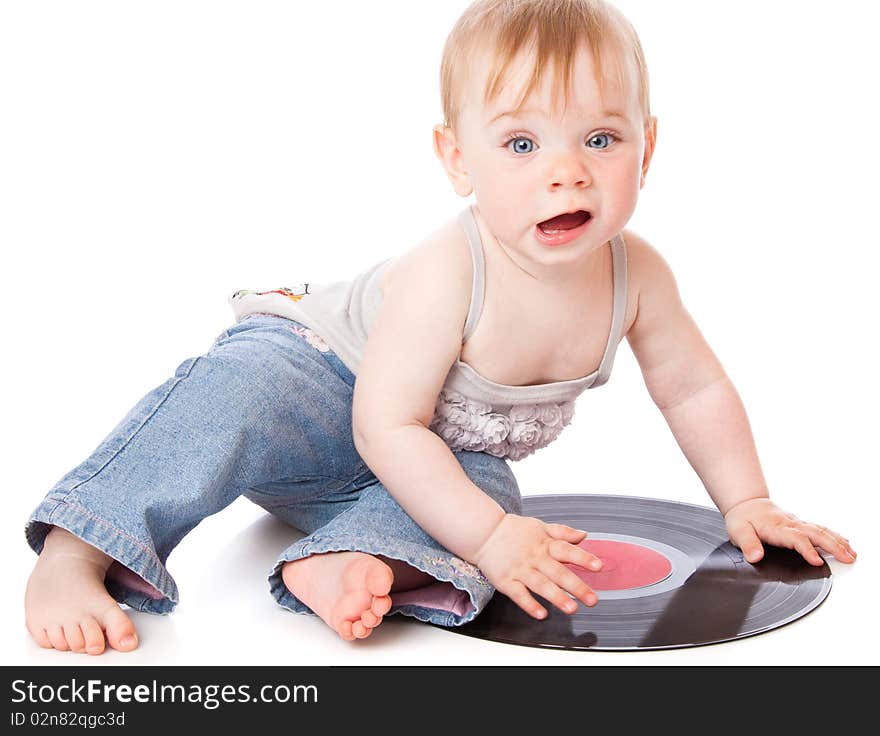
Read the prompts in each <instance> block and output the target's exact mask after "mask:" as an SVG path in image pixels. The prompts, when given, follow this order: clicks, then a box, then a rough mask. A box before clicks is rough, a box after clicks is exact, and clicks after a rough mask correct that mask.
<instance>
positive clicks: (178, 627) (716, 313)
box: [0, 0, 880, 665]
mask: <svg viewBox="0 0 880 736" xmlns="http://www.w3.org/2000/svg"><path fill="white" fill-rule="evenodd" d="M466 5H467V2H466V1H465V0H444V2H435V3H427V2H413V1H412V0H408V1H405V0H396V1H394V2H389V1H387V0H382V1H377V2H371V3H361V2H354V1H352V0H346V1H343V2H339V3H300V2H253V1H251V2H218V1H217V0H212V1H211V2H185V1H183V0H174V1H173V2H160V1H158V0H154V2H151V3H133V2H122V1H120V0H113V1H110V0H108V1H106V2H86V1H82V0H81V1H80V2H76V3H70V2H38V1H36V0H28V1H27V2H24V1H20V2H5V3H3V4H2V5H0V105H2V113H0V155H2V159H0V242H2V253H3V263H4V268H3V274H4V282H5V285H4V299H5V304H4V307H5V308H4V318H5V319H4V331H3V338H4V339H3V361H2V371H3V376H2V379H3V380H2V385H3V389H4V397H3V405H4V406H3V417H4V419H3V422H2V425H0V426H2V430H0V431H2V433H3V434H2V447H3V452H4V462H3V467H4V473H5V476H6V480H5V481H4V485H5V498H6V502H5V507H4V513H3V514H2V522H0V523H2V524H3V533H2V540H3V556H4V558H5V564H4V565H3V566H2V567H3V572H2V574H3V587H4V589H5V591H6V595H5V596H4V597H5V600H6V601H7V603H6V605H5V606H4V607H3V614H2V615H3V623H4V625H3V626H2V627H0V632H2V640H0V647H2V651H3V653H4V654H3V658H4V661H5V662H6V663H39V664H47V665H52V664H71V663H76V664H86V663H88V664H95V665H101V664H126V663H131V664H140V663H179V664H214V663H217V664H220V663H222V664H239V663H242V664H243V663H250V664H361V663H381V664H404V663H416V664H423V663H437V664H440V663H444V664H469V663H481V664H489V663H509V664H520V663H535V664H566V665H571V664H583V665H596V664H610V665H618V664H671V663H674V664H707V663H709V664H744V663H749V664H753V663H768V664H769V663H780V662H785V663H789V664H810V665H813V664H817V663H847V664H856V663H862V664H868V663H870V664H877V663H878V660H880V657H878V645H877V643H876V642H877V635H876V634H877V632H876V620H877V612H878V605H880V597H878V593H877V589H876V585H877V580H878V572H880V569H878V563H877V555H878V552H880V547H878V543H877V537H876V532H875V526H876V519H877V517H878V512H880V503H878V500H877V499H878V481H877V473H876V452H877V439H878V432H877V417H878V410H880V406H878V392H877V389H876V378H875V375H876V370H877V360H876V355H877V351H876V347H875V339H876V334H877V330H876V327H875V319H876V317H877V311H878V310H877V302H876V300H875V296H874V294H875V287H876V281H877V273H878V266H880V258H878V253H877V251H878V245H880V243H878V237H877V234H876V233H877V227H876V217H877V186H876V174H877V171H878V164H880V157H878V150H877V143H876V141H877V133H876V125H877V120H878V118H880V105H878V102H877V96H876V88H877V79H876V70H877V69H878V68H880V63H878V61H880V60H878V54H877V51H876V43H875V39H874V29H875V28H876V26H875V24H874V22H873V19H872V18H871V17H869V14H870V13H871V12H872V10H871V5H870V4H868V3H863V2H858V1H856V0H849V1H848V2H841V3H838V4H837V5H836V6H835V9H834V10H833V11H829V10H828V6H827V4H826V3H820V2H781V1H780V0H774V1H773V2H766V0H741V1H740V2H737V3H720V2H712V3H706V2H698V1H696V0H694V1H684V0H675V1H672V0H667V1H666V2H662V3H658V2H654V1H653V0H619V2H618V7H620V8H621V9H622V10H623V11H624V13H625V14H626V15H627V16H628V17H629V18H630V19H631V20H632V21H633V23H634V25H635V26H636V28H637V30H638V31H639V33H640V36H641V39H642V42H643V45H644V49H645V53H646V55H647V59H648V63H649V66H650V71H651V82H652V102H653V110H654V112H655V114H656V115H658V117H659V140H658V146H657V152H656V156H655V159H654V163H653V166H652V169H651V171H650V174H649V177H648V184H647V187H646V188H645V190H644V191H643V193H642V199H641V201H640V204H639V208H638V210H637V212H636V215H635V217H634V218H633V220H632V222H631V223H630V227H632V228H633V229H634V230H635V231H636V232H639V233H640V234H642V235H644V236H645V237H646V238H647V239H648V240H649V241H650V242H651V243H653V244H654V245H655V246H656V247H657V248H658V249H659V250H660V251H661V252H662V253H663V254H664V255H665V257H666V259H667V260H668V262H669V263H670V265H671V266H672V268H673V270H674V272H675V273H676V276H677V279H678V283H679V287H680V289H681V292H682V295H683V299H684V301H685V304H686V306H687V307H688V309H689V310H690V311H691V313H692V314H693V316H694V318H695V319H696V320H697V323H698V324H699V325H700V327H701V329H702V330H703V332H704V334H705V335H706V337H707V339H708V340H709V342H710V344H711V345H712V346H713V348H714V350H715V351H716V353H717V354H718V356H719V357H720V358H721V360H722V362H723V364H724V365H725V367H726V369H727V371H728V373H729V375H730V376H731V378H732V379H733V381H734V383H735V384H736V386H737V387H738V389H739V391H740V394H741V396H742V398H743V400H744V402H745V404H746V407H747V409H748V411H749V416H750V419H751V423H752V428H753V431H754V434H755V437H756V440H757V444H758V449H759V452H760V456H761V459H762V464H763V468H764V471H765V474H766V477H767V479H768V482H769V484H770V488H771V493H772V495H773V497H774V498H775V499H776V501H777V502H778V503H779V504H780V505H782V506H783V507H784V508H787V509H789V510H791V511H793V512H794V513H796V514H797V515H799V516H801V517H802V518H805V519H809V520H814V521H817V522H820V523H823V524H825V525H827V526H830V527H831V528H834V529H837V530H839V531H841V532H842V533H843V534H845V535H846V536H848V537H849V538H850V539H851V540H852V543H853V545H854V547H855V548H856V549H857V550H858V551H859V553H860V558H859V561H858V562H857V563H856V565H855V566H853V567H852V568H847V567H845V566H844V565H841V564H839V563H837V562H836V561H834V560H831V561H830V563H831V566H832V570H833V573H834V589H833V591H832V593H831V595H830V597H829V599H828V600H827V601H826V602H825V603H824V604H823V605H822V606H821V607H820V608H819V609H817V610H816V611H815V612H813V613H812V614H810V615H809V616H807V617H805V618H804V619H801V620H799V621H797V622H795V623H793V624H791V625H789V626H786V627H783V628H781V629H778V630H776V631H772V632H769V633H767V634H764V635H761V636H757V637H752V638H749V639H745V640H742V641H738V642H732V643H728V644H722V645H718V646H712V647H702V648H696V649H686V650H675V651H666V652H643V653H636V654H630V655H626V654H623V655H621V654H615V653H601V652H592V653H591V652H569V651H554V650H541V649H535V648H525V647H516V646H510V645H504V644H499V643H495V642H488V641H480V640H476V639H471V638H468V637H464V636H460V635H456V634H454V633H451V632H449V631H444V630H442V629H438V628H434V627H430V626H427V625H424V624H420V623H418V622H416V621H414V620H411V619H406V618H404V617H402V616H394V617H391V618H389V619H387V620H386V621H385V622H384V623H383V624H382V625H381V626H380V627H379V629H377V630H376V632H375V633H374V634H373V635H372V636H371V637H370V638H369V639H367V640H365V641H361V642H356V643H346V642H343V641H341V640H340V639H338V637H337V636H336V635H335V634H334V633H333V632H332V631H331V630H330V629H329V628H327V627H326V626H325V625H324V624H323V623H322V622H321V621H320V620H318V619H317V618H315V617H310V616H301V615H295V614H292V613H290V612H288V611H285V610H283V609H281V608H280V607H278V606H277V605H276V604H275V602H274V601H273V600H272V598H271V597H270V596H269V593H268V586H267V584H266V582H265V575H266V573H267V571H268V569H269V567H270V566H271V563H272V561H273V560H274V559H275V556H276V554H277V553H278V551H279V550H280V549H282V548H283V547H285V546H287V544H289V542H290V541H291V540H292V539H293V538H295V537H296V536H298V535H297V534H296V533H295V532H293V531H292V530H291V529H289V528H287V527H284V526H283V525H282V524H280V523H278V522H276V521H274V520H273V519H271V518H270V517H267V516H266V515H265V514H264V512H263V511H262V510H261V509H259V508H257V507H255V506H252V505H250V504H249V503H248V502H247V501H245V500H243V499H239V500H238V501H237V502H235V503H234V504H233V505H232V506H231V507H230V508H229V509H227V510H226V511H224V512H223V513H221V514H219V515H217V516H216V517H212V518H211V519H208V520H207V521H205V522H204V523H203V524H202V525H201V526H200V527H199V528H198V529H196V530H195V531H194V532H193V533H192V534H191V535H190V536H188V537H187V538H186V539H185V540H184V542H183V543H182V544H181V545H180V547H178V549H177V550H176V551H175V552H174V554H173V555H172V556H171V559H170V561H169V568H170V571H171V573H172V574H173V575H174V576H175V578H176V580H177V581H178V584H179V585H180V588H181V592H182V601H181V603H180V605H179V607H178V609H177V611H176V612H175V613H174V614H172V615H171V616H170V617H155V616H149V615H147V614H133V616H134V620H135V622H136V625H137V626H138V629H139V633H140V638H141V647H140V649H139V650H138V651H137V652H136V653H133V654H129V655H120V654H118V653H115V652H110V653H108V654H106V655H104V656H102V657H100V658H88V657H86V656H84V655H71V654H62V653H57V652H53V651H43V650H41V649H39V648H38V647H37V646H36V644H34V643H33V642H32V641H31V640H30V638H29V636H28V634H27V632H26V630H25V628H24V614H23V605H22V600H23V594H24V587H25V582H26V579H27V576H28V573H29V571H30V568H31V566H32V564H33V560H34V559H35V558H34V555H33V553H32V552H31V551H30V549H29V548H28V547H27V545H26V543H25V541H24V536H23V534H22V528H23V526H24V523H25V521H26V519H27V516H28V514H29V512H30V511H31V510H32V509H33V508H34V507H35V506H36V505H37V503H38V502H39V501H40V499H41V498H42V496H43V495H44V494H45V493H46V492H47V491H48V490H49V488H51V486H52V485H53V484H54V483H55V482H56V481H57V480H58V479H59V478H60V477H61V476H62V475H63V474H64V473H66V472H67V471H68V470H69V469H70V468H72V467H73V466H74V465H76V464H78V463H79V462H81V461H82V460H83V459H84V458H85V457H86V456H87V455H88V454H89V453H90V452H91V451H92V450H93V449H94V448H95V446H96V445H97V444H98V443H99V442H100V440H101V439H102V438H103V437H104V436H105V435H106V433H107V432H108V431H109V430H110V429H111V428H112V427H113V426H115V424H116V423H117V422H118V421H119V420H120V419H121V418H122V416H123V415H124V414H125V413H126V412H127V410H128V409H129V408H130V407H131V406H132V405H133V404H134V403H135V401H136V400H137V399H139V398H140V397H141V396H142V395H143V394H144V393H146V392H147V391H148V390H149V389H151V388H152V387H154V386H156V385H158V384H159V383H161V382H163V381H164V380H165V379H166V378H168V377H169V376H170V375H171V374H172V373H173V370H174V368H175V367H176V366H177V365H178V364H179V363H180V362H181V361H182V360H183V359H184V358H186V357H190V356H194V355H199V354H201V353H203V352H204V351H206V350H207V349H208V347H209V346H210V344H211V342H212V340H213V338H214V337H215V336H216V335H217V333H219V332H220V331H221V330H223V329H225V328H226V327H228V326H229V325H230V324H232V322H233V318H232V314H231V312H230V311H229V308H228V305H227V303H226V298H227V296H228V295H229V294H230V293H231V292H232V291H234V290H235V289H239V288H248V289H270V288H275V287H277V286H280V285H292V284H295V283H298V282H301V281H309V280H311V281H317V282H321V281H332V280H336V279H340V278H348V277H350V276H354V275H355V274H356V273H357V272H359V271H360V270H361V269H363V268H366V267H368V266H370V265H372V264H373V263H375V262H376V261H378V260H380V259H383V258H386V257H388V256H391V255H394V254H397V253H400V252H402V251H404V250H406V249H407V248H409V247H410V246H411V245H413V244H414V243H415V242H417V241H418V240H420V239H421V238H422V237H424V236H425V235H427V234H428V233H429V232H431V231H433V230H434V229H435V228H436V227H438V226H439V225H440V224H441V223H443V222H445V221H446V220H447V219H449V218H450V217H451V216H453V215H454V214H455V213H457V212H458V211H459V210H460V209H462V208H463V207H464V206H465V205H466V204H467V201H466V200H462V199H460V198H458V197H457V196H456V195H455V193H454V192H453V190H452V188H451V186H450V185H449V183H448V181H447V179H446V178H445V175H444V174H443V172H442V169H441V167H440V164H439V162H437V160H436V159H435V157H434V154H433V151H432V148H431V127H432V126H433V125H434V124H436V123H439V122H441V111H440V101H439V91H438V75H439V72H438V69H439V63H440V54H441V49H442V46H443V42H444V40H445V38H446V35H447V33H448V32H449V30H450V29H451V27H452V25H453V23H454V21H455V19H456V18H457V17H458V15H459V14H460V12H461V11H462V10H463V9H464V8H465V7H466ZM581 402H582V403H581ZM514 468H515V471H516V473H517V476H518V478H519V480H520V485H521V488H522V489H523V492H524V493H618V494H631V495H636V496H656V497H658V498H666V499H673V500H681V501H686V502H691V503H699V504H704V505H709V504H710V503H711V502H710V500H709V498H708V496H707V495H706V493H705V490H704V489H703V487H702V485H701V483H700V481H699V479H698V478H697V476H696V474H695V473H694V472H693V470H692V469H691V468H690V466H689V465H688V463H687V461H686V459H685V458H684V456H683V455H682V454H681V452H680V450H679V449H678V446H677V444H676V443H675V439H674V437H673V436H672V434H671V433H670V432H669V430H668V428H667V426H666V424H665V422H664V420H663V417H662V415H661V414H660V413H659V412H658V411H657V410H656V408H655V407H654V405H653V404H652V402H651V400H650V397H649V396H648V394H647V391H646V390H645V387H644V384H643V383H642V381H641V377H640V373H639V371H638V366H637V364H636V362H635V360H634V358H633V356H632V353H631V352H630V350H629V348H628V345H627V344H626V342H624V343H622V344H621V347H620V350H619V352H618V356H617V360H616V363H615V369H614V373H613V375H612V379H611V381H610V383H609V384H608V385H607V386H605V387H604V388H602V389H601V390H598V391H591V392H588V394H586V395H585V396H584V397H582V398H581V400H580V402H579V407H578V415H577V417H576V420H575V422H574V424H573V425H572V426H571V427H570V428H569V429H568V430H567V431H566V432H565V433H564V434H563V436H562V437H561V438H560V439H559V440H558V441H557V442H555V443H554V444H553V445H552V446H550V447H548V448H547V449H546V450H543V451H542V452H540V453H538V454H537V455H536V456H533V457H532V458H529V459H527V460H525V461H522V462H520V463H517V464H516V465H515V466H514Z"/></svg>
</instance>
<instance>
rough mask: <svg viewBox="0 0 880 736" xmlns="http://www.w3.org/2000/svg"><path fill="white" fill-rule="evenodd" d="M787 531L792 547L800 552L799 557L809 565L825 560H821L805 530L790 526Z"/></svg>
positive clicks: (819, 563) (821, 562) (820, 563)
mask: <svg viewBox="0 0 880 736" xmlns="http://www.w3.org/2000/svg"><path fill="white" fill-rule="evenodd" d="M787 531H788V534H789V536H790V538H791V540H792V546H793V548H794V549H796V550H797V551H798V552H800V554H801V557H803V558H804V559H805V560H806V561H807V562H809V563H810V564H811V565H822V564H824V562H825V560H823V559H822V555H820V554H819V553H818V552H817V551H816V548H815V547H814V546H813V543H812V542H811V541H810V538H809V537H808V536H807V534H806V533H805V532H803V531H801V530H800V529H792V528H788V530H787Z"/></svg>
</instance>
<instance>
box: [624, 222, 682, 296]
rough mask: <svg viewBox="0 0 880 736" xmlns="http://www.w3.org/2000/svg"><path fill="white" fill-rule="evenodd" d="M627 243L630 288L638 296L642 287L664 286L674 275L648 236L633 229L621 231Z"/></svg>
mask: <svg viewBox="0 0 880 736" xmlns="http://www.w3.org/2000/svg"><path fill="white" fill-rule="evenodd" d="M621 236H622V237H623V240H624V243H625V244H626V262H627V272H628V276H629V278H628V281H629V288H630V289H631V290H632V291H633V292H634V294H635V295H636V296H637V295H638V293H639V291H640V290H642V289H650V288H651V287H652V286H654V287H656V286H662V284H663V282H665V281H667V280H668V279H669V278H671V277H672V270H671V269H670V268H669V264H668V263H667V262H666V259H665V258H664V257H663V256H662V255H661V254H660V251H659V250H658V249H657V248H656V247H655V246H654V245H652V244H651V243H650V242H648V240H647V238H645V237H644V236H642V235H640V234H638V233H636V232H635V231H633V230H629V229H626V230H623V232H621Z"/></svg>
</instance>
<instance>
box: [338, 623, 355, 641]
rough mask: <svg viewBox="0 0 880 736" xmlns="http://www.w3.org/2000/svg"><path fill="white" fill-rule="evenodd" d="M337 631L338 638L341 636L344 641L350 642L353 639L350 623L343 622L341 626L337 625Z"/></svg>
mask: <svg viewBox="0 0 880 736" xmlns="http://www.w3.org/2000/svg"><path fill="white" fill-rule="evenodd" d="M337 631H338V632H339V636H341V637H342V638H343V639H345V640H346V641H351V640H352V639H354V634H353V633H351V621H343V622H342V623H341V624H339V629H338V630H337Z"/></svg>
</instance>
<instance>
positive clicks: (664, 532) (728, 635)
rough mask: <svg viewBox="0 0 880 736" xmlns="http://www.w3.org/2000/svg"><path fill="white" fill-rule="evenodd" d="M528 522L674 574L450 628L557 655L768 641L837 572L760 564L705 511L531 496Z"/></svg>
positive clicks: (781, 556) (781, 561)
mask: <svg viewBox="0 0 880 736" xmlns="http://www.w3.org/2000/svg"><path fill="white" fill-rule="evenodd" d="M522 514H523V515H524V516H532V517H536V518H538V519H542V520H543V521H546V522H558V523H561V524H567V525H568V526H572V527H574V528H576V529H583V530H584V531H586V532H587V534H588V540H589V539H606V540H616V541H619V542H623V543H627V544H630V545H637V546H639V547H643V548H644V547H647V548H649V549H652V550H654V551H656V552H659V553H660V554H662V555H664V556H665V557H666V558H668V559H669V561H670V563H671V569H672V572H671V573H670V574H669V575H668V576H667V577H666V578H664V579H663V580H660V581H658V582H656V583H653V584H650V585H645V586H642V587H639V588H630V589H624V590H613V591H597V595H598V597H599V602H598V603H597V604H596V605H595V606H592V607H587V606H585V605H583V603H579V608H578V610H577V611H576V612H575V613H574V614H565V613H562V612H561V611H560V610H559V609H557V608H556V607H555V606H554V605H552V604H550V603H549V602H548V601H545V600H544V599H543V598H541V597H540V596H537V595H536V596H535V597H536V600H539V601H540V602H541V605H543V606H544V607H545V608H546V609H547V612H548V616H547V618H545V619H543V620H538V619H534V618H532V617H531V616H529V615H528V614H527V613H526V612H525V611H523V610H522V609H521V608H520V607H519V606H517V605H516V604H515V603H514V602H513V601H511V600H510V599H509V598H508V597H507V596H505V595H503V594H501V593H498V592H496V594H495V596H494V597H493V599H492V600H491V601H490V602H489V605H487V606H486V608H485V609H484V610H483V611H482V612H481V613H480V615H478V616H477V617H476V618H475V619H474V620H472V621H470V622H468V623H466V624H464V625H463V626H457V627H452V628H449V629H447V630H448V631H454V632H456V633H459V634H465V635H467V636H474V637H478V638H481V639H490V640H493V641H500V642H506V643H509V644H521V645H525V646H535V647H551V648H556V649H595V650H634V649H668V648H676V647H691V646H700V645H703V644H715V643H718V642H724V641H730V640H732V639H739V638H742V637H746V636H752V635H754V634H760V633H762V632H765V631H769V630H771V629H775V628H777V627H779V626H783V625H784V624H787V623H789V622H791V621H794V620H795V619H797V618H800V617H801V616H804V615H806V614H807V613H809V612H810V611H812V610H813V609H814V608H816V607H817V606H818V605H819V604H820V603H822V601H823V600H824V599H825V597H826V596H827V595H828V592H829V591H830V590H831V570H830V568H829V567H828V564H827V563H825V564H823V565H822V566H821V567H818V566H815V567H814V566H813V565H810V564H809V563H808V562H807V561H806V560H804V559H803V558H802V557H801V556H800V554H798V553H797V552H794V551H793V550H788V549H781V548H777V547H770V546H767V545H765V546H764V557H763V559H762V560H761V561H760V562H758V563H756V564H754V565H752V564H751V563H749V562H748V561H747V560H746V559H745V558H744V557H743V555H742V553H741V552H740V550H739V549H738V548H737V547H734V546H733V545H732V544H731V543H730V541H729V538H728V535H727V530H726V528H725V525H724V520H723V518H722V516H721V514H720V513H719V512H718V511H717V510H715V509H713V508H708V507H705V506H696V505H693V504H686V503H678V502H674V501H665V500H660V499H652V498H639V497H635V496H613V495H573V494H566V495H541V496H525V497H523V511H522Z"/></svg>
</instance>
